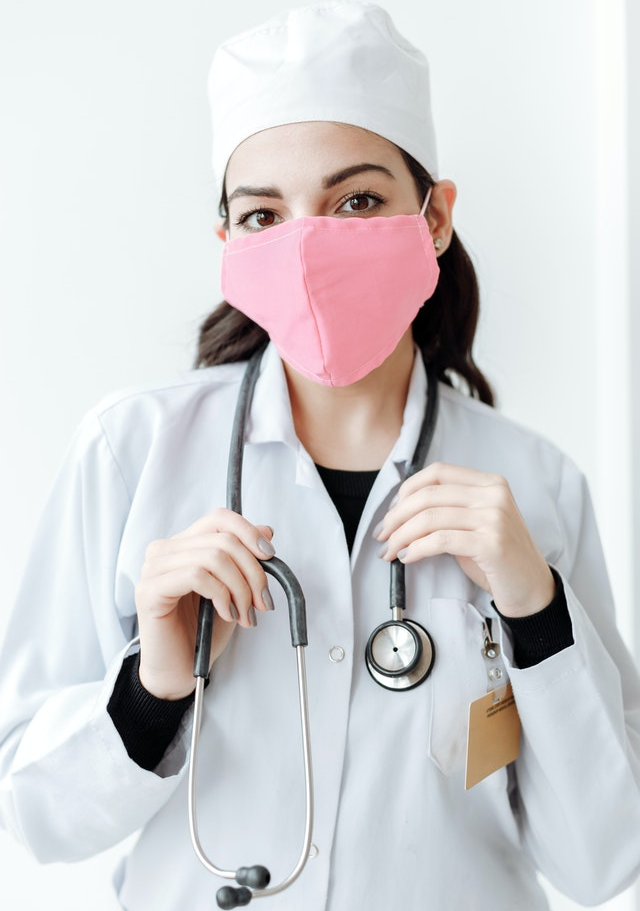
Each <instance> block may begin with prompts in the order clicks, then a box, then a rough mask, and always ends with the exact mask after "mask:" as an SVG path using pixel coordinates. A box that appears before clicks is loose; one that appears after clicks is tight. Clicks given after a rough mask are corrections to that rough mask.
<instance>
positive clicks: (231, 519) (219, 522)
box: [174, 508, 275, 560]
mask: <svg viewBox="0 0 640 911" xmlns="http://www.w3.org/2000/svg"><path fill="white" fill-rule="evenodd" d="M267 527H268V526H263V525H260V526H255V525H252V524H251V522H249V521H248V520H247V519H245V517H244V516H241V515H239V514H238V513H237V512H232V510H230V509H223V508H220V509H214V510H213V512H210V513H208V514H207V515H206V516H202V518H200V519H198V520H197V522H194V523H193V525H190V526H189V528H187V529H185V530H184V531H181V532H179V533H178V534H177V535H174V539H176V538H178V539H179V538H187V537H194V536H197V535H200V534H211V533H214V534H215V533H216V532H229V533H230V534H233V535H235V536H236V537H237V538H239V540H240V541H242V543H243V544H244V545H245V547H247V548H248V549H249V550H250V551H251V552H252V553H253V555H254V556H256V557H257V558H258V559H259V560H265V559H266V560H268V559H269V558H270V557H273V556H274V554H275V548H274V547H273V545H272V543H271V536H268V535H265V534H264V531H265V528H267Z"/></svg>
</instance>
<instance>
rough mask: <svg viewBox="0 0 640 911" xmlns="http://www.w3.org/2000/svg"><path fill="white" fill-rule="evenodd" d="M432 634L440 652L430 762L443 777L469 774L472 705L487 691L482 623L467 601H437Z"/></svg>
mask: <svg viewBox="0 0 640 911" xmlns="http://www.w3.org/2000/svg"><path fill="white" fill-rule="evenodd" d="M427 629H428V630H429V632H430V633H431V635H432V637H433V640H434V642H435V646H436V660H435V663H434V667H433V672H432V674H431V678H430V680H431V686H432V701H431V724H430V734H429V757H430V759H431V760H432V761H433V762H434V763H435V764H436V766H437V767H438V768H439V769H440V771H441V772H442V773H443V774H444V775H453V774H456V773H460V772H462V773H464V768H465V757H466V745H467V722H468V717H469V704H470V703H471V702H472V701H473V700H474V699H477V698H478V697H479V696H482V695H484V693H486V691H487V675H486V670H485V667H484V661H483V658H482V647H483V643H484V633H483V625H482V617H481V615H480V613H479V612H478V610H477V609H476V608H475V607H474V606H473V605H472V604H469V603H468V602H466V601H458V600H456V599H453V598H433V599H432V600H431V601H430V602H429V621H428V623H427Z"/></svg>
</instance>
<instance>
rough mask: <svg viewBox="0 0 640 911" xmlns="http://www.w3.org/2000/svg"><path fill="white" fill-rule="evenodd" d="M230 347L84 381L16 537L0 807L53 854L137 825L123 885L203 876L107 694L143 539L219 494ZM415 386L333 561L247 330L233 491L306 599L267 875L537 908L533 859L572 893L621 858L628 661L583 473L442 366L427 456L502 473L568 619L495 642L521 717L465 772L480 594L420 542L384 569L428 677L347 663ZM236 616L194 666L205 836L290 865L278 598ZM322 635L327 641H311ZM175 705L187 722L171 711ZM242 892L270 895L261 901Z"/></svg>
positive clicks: (290, 672)
mask: <svg viewBox="0 0 640 911" xmlns="http://www.w3.org/2000/svg"><path fill="white" fill-rule="evenodd" d="M242 372H243V365H228V366H223V367H215V368H209V369H206V370H201V371H196V372H193V373H190V374H187V375H186V376H184V377H182V378H180V379H179V380H177V381H175V382H172V383H169V384H167V385H166V386H162V387H157V388H147V389H143V390H137V391H131V392H127V393H124V394H120V395H117V396H114V397H112V398H110V399H109V400H107V401H106V402H103V403H102V404H101V405H100V406H99V407H98V408H97V409H95V410H94V411H93V412H92V413H91V414H90V415H89V416H88V417H87V419H86V420H85V422H84V424H83V425H82V427H81V429H80V431H79V433H78V434H77V436H76V439H75V441H74V443H73V445H72V448H71V451H70V453H69V456H68V459H67V461H66V463H65V465H64V468H63V470H62V472H61V474H60V477H59V479H58V481H57V484H56V486H55V489H54V491H53V494H52V497H51V500H50V502H49V505H48V507H47V509H46V512H45V515H44V518H43V521H42V524H41V527H40V531H39V533H38V536H37V538H36V541H35V544H34V549H33V556H32V559H31V562H30V564H29V567H28V569H27V573H26V578H25V582H24V586H23V588H22V591H21V594H20V598H19V603H18V604H17V606H16V609H15V612H14V614H13V617H12V620H11V622H10V626H9V629H8V634H7V637H6V641H5V642H4V646H3V649H2V653H1V654H0V687H1V688H0V704H1V705H2V715H1V730H0V744H1V746H0V821H1V822H2V825H3V826H4V827H5V828H7V829H10V830H12V831H13V832H14V834H15V835H16V837H17V838H18V839H19V840H20V841H22V842H23V843H24V844H25V845H26V846H27V847H28V848H29V849H30V850H31V851H32V852H33V853H34V854H35V856H36V857H38V858H40V859H41V860H42V861H55V860H74V859H78V858H81V857H85V856H88V855H91V854H93V853H96V852H98V851H101V850H103V849H104V848H106V847H108V846H110V845H112V844H114V843H116V842H118V841H119V840H120V839H122V838H124V837H125V836H127V835H128V834H130V833H131V832H133V831H135V830H136V829H138V828H142V829H143V832H142V835H141V838H140V840H139V842H138V843H137V845H136V847H135V848H134V850H133V852H132V854H131V856H130V857H129V859H128V861H127V864H126V868H125V870H124V871H123V881H122V885H121V890H120V900H121V903H122V907H123V908H126V909H127V911H175V909H176V908H189V909H190V911H210V909H211V908H212V906H213V900H214V899H213V895H214V892H215V889H217V888H218V885H220V883H218V882H217V881H216V880H215V879H214V878H213V877H211V875H210V874H208V873H207V872H206V871H205V870H204V868H202V867H201V865H200V864H199V862H198V860H197V859H196V857H195V855H194V853H193V851H192V848H191V845H190V841H189V835H188V825H187V811H186V805H187V797H186V776H185V763H186V755H187V752H188V750H187V746H186V745H185V741H186V731H185V730H184V729H183V730H181V731H180V733H179V735H178V736H177V737H176V739H175V741H174V743H173V744H172V746H171V748H170V749H169V751H168V753H167V755H166V757H165V759H164V760H163V762H162V764H161V766H160V767H159V768H158V769H156V770H155V772H147V771H144V770H142V769H140V768H139V767H137V766H136V765H135V764H134V763H133V762H132V761H131V760H130V759H129V758H128V756H127V754H126V751H125V750H124V747H123V745H122V743H121V741H120V739H119V737H118V734H117V732H116V730H115V728H114V727H113V724H112V722H111V720H110V718H109V716H108V714H107V712H106V704H107V702H108V699H109V695H110V693H111V691H112V687H113V681H114V679H115V676H116V674H117V672H118V669H119V667H120V664H121V661H122V658H123V656H124V655H125V654H127V653H128V651H129V650H130V649H131V648H135V647H136V645H135V635H136V623H135V607H134V586H135V583H136V581H137V578H138V576H139V572H140V568H141V565H142V562H143V558H144V551H145V548H146V547H147V545H148V544H149V543H150V542H151V541H152V540H154V539H156V538H159V537H166V536H169V535H171V534H174V533H176V532H178V531H180V530H182V529H184V528H185V527H186V526H187V525H189V524H190V523H191V522H193V521H194V520H196V519H197V518H199V517H200V516H201V515H203V514H204V513H206V512H207V511H208V510H210V509H212V508H214V507H216V506H220V505H223V504H224V496H225V494H224V491H225V481H226V462H227V452H228V443H229V436H230V429H231V420H232V416H233V411H234V407H235V401H236V397H237V393H238V387H239V382H240V378H241V376H242ZM425 391H426V378H425V372H424V368H423V365H422V362H421V359H420V358H419V357H417V358H416V364H415V367H414V371H413V376H412V381H411V387H410V391H409V397H408V401H407V405H406V409H405V415H404V423H403V426H402V430H401V434H400V436H399V439H398V440H397V443H396V445H395V447H394V449H393V451H392V453H391V455H390V456H389V458H388V460H387V461H386V463H385V465H384V467H383V468H382V469H381V471H380V473H379V475H378V477H377V479H376V482H375V484H374V487H373V489H372V492H371V495H370V497H369V499H368V501H367V504H366V507H365V510H364V513H363V516H362V520H361V522H360V526H359V529H358V534H357V537H356V541H355V544H354V548H353V553H352V555H351V559H350V558H349V554H348V551H347V547H346V543H345V539H344V533H343V529H342V525H341V522H340V519H339V516H338V514H337V512H336V510H335V508H334V506H333V504H332V502H331V500H330V498H329V496H328V494H327V493H326V491H325V489H324V487H323V485H322V483H321V481H320V478H319V476H318V473H317V471H316V468H315V466H314V464H313V462H312V460H311V458H310V457H309V455H308V453H307V452H306V451H305V450H304V448H303V447H302V446H301V444H300V443H299V442H298V440H297V438H296V435H295V431H294V427H293V423H292V418H291V411H290V406H289V399H288V394H287V387H286V382H285V379H284V373H283V370H282V364H281V362H280V359H279V357H278V355H277V352H276V351H275V349H274V347H273V346H270V347H269V348H268V350H267V353H266V355H265V358H264V361H263V365H262V368H261V375H260V378H259V381H258V385H257V388H256V394H255V399H254V403H253V406H252V409H251V415H250V420H249V424H248V428H247V443H246V456H245V471H244V485H243V503H244V512H245V515H246V516H247V517H248V518H249V519H250V520H251V521H253V522H263V523H268V524H270V525H272V526H273V527H274V529H275V537H274V543H275V545H276V548H277V553H278V555H279V556H280V557H281V558H282V559H284V560H285V561H286V562H288V563H289V564H290V565H291V567H292V569H293V571H294V572H295V573H296V574H297V576H298V578H299V579H300V582H301V584H302V587H303V590H304V591H305V595H306V600H307V605H308V626H309V647H308V649H307V664H308V673H309V696H310V718H311V729H312V744H313V750H314V769H315V776H316V805H317V813H316V823H315V827H314V834H313V842H314V844H315V845H316V846H317V848H318V854H317V856H316V857H314V858H313V859H311V860H310V861H309V863H308V865H307V867H306V869H305V870H304V872H303V874H302V876H301V877H300V879H299V880H298V881H297V883H296V884H295V885H294V886H293V887H292V888H291V889H289V890H287V891H286V892H284V893H282V894H281V895H279V896H277V897H275V898H273V899H269V907H270V908H274V909H278V911H300V909H301V908H304V909H305V911H344V909H346V908H354V909H355V908H366V909H368V911H388V909H389V908H403V909H411V911H414V909H419V908H438V909H445V908H464V909H471V911H472V909H478V911H484V909H486V908H488V907H490V908H491V909H492V911H514V909H523V911H525V909H526V911H539V909H540V911H541V909H544V908H546V907H547V903H546V899H545V898H544V895H543V894H542V891H541V890H540V888H539V886H538V884H537V881H536V876H535V870H536V868H539V869H541V870H542V871H543V872H544V873H545V874H546V875H547V876H548V877H549V878H550V879H551V881H552V882H553V883H554V884H555V885H556V886H557V887H558V888H559V889H561V890H562V891H565V892H566V893H568V894H569V895H571V896H573V897H574V898H575V899H577V900H578V901H582V902H588V903H590V904H593V903H596V902H600V901H603V900H605V899H606V898H607V897H608V896H609V895H611V894H612V893H614V892H615V891H617V890H619V889H621V888H623V887H624V886H625V885H627V884H628V883H629V882H630V881H631V880H632V879H633V877H634V876H635V875H637V872H638V863H639V860H640V835H639V833H640V759H639V757H640V682H639V680H638V675H637V672H636V670H635V668H634V666H633V663H632V661H631V658H630V656H629V654H628V653H627V651H626V650H625V648H624V646H623V644H622V642H621V640H620V637H619V635H618V633H617V631H616V628H615V625H614V619H613V611H612V604H611V595H610V591H609V586H608V583H607V578H606V573H605V568H604V565H603V559H602V554H601V549H600V545H599V542H598V537H597V532H596V528H595V524H594V519H593V515H592V510H591V506H590V501H589V495H588V492H587V489H586V486H585V483H584V480H583V478H582V476H581V475H580V473H579V472H578V471H577V470H576V468H575V467H574V466H573V465H572V464H571V463H570V462H569V460H568V459H567V458H566V457H565V456H563V455H562V454H561V453H560V452H558V451H557V450H556V449H555V448H554V447H553V446H552V445H550V444H549V443H547V442H545V441H544V440H542V439H540V438H539V437H537V436H535V435H534V434H532V433H529V432H528V431H526V430H523V429H522V428H521V427H519V426H517V425H515V424H513V423H511V422H510V421H508V420H506V419H505V418H503V417H502V416H500V415H499V414H498V413H496V412H495V411H494V410H492V409H491V408H489V407H486V406H484V405H482V404H480V403H478V402H477V401H472V400H470V399H468V398H465V397H464V396H462V395H461V394H459V393H458V392H456V391H454V390H451V389H449V388H448V387H441V406H440V412H439V417H438V423H437V427H436V433H435V437H434V441H433V444H432V448H431V452H430V455H429V458H430V460H442V461H447V462H452V463H456V464H460V465H468V466H471V467H474V468H477V469H481V470H485V471H491V472H497V473H500V474H502V475H504V476H505V477H506V478H507V479H508V481H509V483H510V485H511V487H512V489H513V492H514V495H515V497H516V500H517V502H518V504H519V507H520V509H521V511H522V513H523V515H524V517H525V520H526V522H527V524H528V527H529V528H530V530H531V532H532V534H533V536H534V538H535V540H536V541H537V543H538V545H539V547H540V548H541V550H542V552H543V553H544V554H545V556H546V558H547V560H548V561H549V562H550V563H551V564H552V565H553V566H554V567H556V569H557V570H558V572H559V573H560V575H561V576H562V578H563V580H564V584H565V589H566V594H567V601H568V607H569V611H570V614H571V619H572V623H573V631H574V637H575V644H574V645H573V646H571V647H570V648H567V649H565V650H564V651H562V652H561V653H559V654H556V655H554V656H553V657H551V658H549V659H547V660H545V661H543V662H542V663H541V664H539V665H537V666H535V667H532V668H528V669H523V670H520V669H517V668H514V667H513V666H512V660H511V659H510V645H509V641H508V636H507V635H506V632H504V631H502V632H501V635H502V638H503V645H504V649H505V653H506V667H507V669H508V671H509V674H510V678H511V682H512V685H513V690H514V694H515V697H516V701H517V705H518V709H519V712H520V716H521V720H522V727H523V741H522V751H521V756H520V758H519V759H518V760H517V762H516V763H515V766H514V767H510V768H509V769H502V770H500V771H498V772H496V773H494V774H493V775H491V776H490V777H489V778H487V779H486V780H484V781H483V782H481V783H480V784H478V785H477V786H476V787H475V788H473V789H472V790H470V791H468V792H465V790H464V741H465V736H466V718H467V708H468V703H469V701H470V700H472V699H475V698H477V697H479V696H481V695H483V693H484V692H485V691H486V684H487V680H486V671H485V667H484V661H483V659H482V656H481V647H482V619H481V618H482V616H483V615H491V616H493V618H494V620H493V622H494V629H495V628H499V626H500V624H499V620H498V618H497V617H495V615H494V612H493V610H492V608H491V605H490V601H489V598H488V596H487V595H486V594H485V593H484V592H481V591H479V590H478V589H477V588H476V587H474V585H473V584H472V583H471V582H470V581H469V580H468V579H467V577H466V576H465V575H464V574H463V573H462V572H461V571H460V569H459V568H458V566H457V564H456V562H455V560H453V559H452V558H450V557H446V556H444V557H439V558H436V559H431V560H428V561H423V562H421V563H418V564H414V565H412V566H410V567H408V568H407V595H408V608H407V616H408V617H411V618H414V619H416V620H417V621H418V622H420V623H422V624H423V625H424V626H426V628H427V629H428V630H429V631H430V633H431V634H432V636H433V638H434V640H435V643H436V648H437V657H436V663H435V666H434V670H433V673H432V675H431V677H430V678H429V679H428V680H427V682H426V683H425V684H423V685H422V686H420V687H418V688H416V689H415V690H412V691H410V692H404V693H402V692H401V693H394V692H388V691H386V690H384V689H382V688H381V687H379V686H377V685H376V684H375V683H374V682H373V681H372V679H371V678H370V676H369V674H368V672H367V670H366V667H365V663H364V649H365V644H366V641H367V638H368V636H369V634H370V632H371V631H372V630H373V628H374V627H375V626H377V625H378V624H379V623H381V622H383V621H384V620H386V619H387V615H388V579H389V569H388V565H387V564H385V563H383V562H382V561H381V560H379V559H378V557H377V550H378V547H379V545H378V544H377V542H376V541H375V540H374V539H373V537H372V534H371V532H372V529H373V528H374V527H375V525H376V524H377V522H379V520H380V519H381V518H382V516H383V515H384V512H385V510H386V509H387V508H388V504H389V501H390V499H391V498H392V496H393V494H394V492H395V491H396V490H397V488H398V485H399V483H400V482H401V480H402V478H403V476H404V472H405V470H406V463H407V460H408V459H409V458H410V457H411V454H412V451H413V447H414V445H415V442H416V438H417V435H418V430H419V425H420V422H421V418H422V413H423V408H424V400H425ZM270 588H271V591H272V594H273V597H274V601H275V603H276V609H275V611H274V612H272V613H269V614H260V615H259V617H258V627H257V628H256V629H250V630H243V629H239V630H237V631H236V633H235V634H234V636H233V638H232V640H231V643H230V645H229V647H228V648H227V650H226V651H225V652H224V654H223V655H222V657H221V658H220V659H219V661H218V662H217V663H216V665H215V668H214V673H213V676H212V683H211V685H210V686H209V688H208V689H207V692H206V702H205V717H204V722H203V731H202V747H201V750H202V752H201V756H200V765H199V775H200V793H199V817H200V826H201V837H202V842H203V844H204V846H205V849H206V850H207V852H208V853H209V855H210V856H211V858H212V859H213V861H214V862H215V863H217V864H219V865H221V866H228V867H234V868H235V867H237V866H240V865H243V864H253V863H263V864H266V865H267V866H268V867H269V868H270V869H271V872H272V875H273V878H274V881H279V880H280V879H281V878H282V877H284V876H285V875H286V874H287V873H288V871H289V869H290V868H291V867H292V866H293V864H294V862H295V860H296V858H297V855H298V850H299V845H300V840H301V838H302V825H303V819H304V803H303V782H302V760H301V755H300V732H299V721H298V707H297V691H296V680H295V655H294V652H293V650H292V649H291V646H290V639H289V632H288V612H287V608H286V604H285V603H284V598H283V596H282V593H281V592H280V590H279V588H278V586H277V585H276V583H275V582H274V581H273V580H270ZM335 645H339V646H341V647H342V648H343V649H344V650H345V657H344V660H343V661H340V662H337V663H336V662H332V661H331V660H330V659H329V651H330V649H331V647H332V646H335ZM189 720H190V713H187V717H186V719H185V723H184V728H186V727H188V723H189ZM265 907H266V905H265Z"/></svg>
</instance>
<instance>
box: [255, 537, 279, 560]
mask: <svg viewBox="0 0 640 911" xmlns="http://www.w3.org/2000/svg"><path fill="white" fill-rule="evenodd" d="M258 547H259V548H260V550H261V551H262V553H263V554H264V555H265V557H273V556H274V554H275V552H276V549H275V547H274V546H273V544H272V543H271V541H267V539H266V538H262V537H260V538H258Z"/></svg>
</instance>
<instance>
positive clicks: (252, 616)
mask: <svg viewBox="0 0 640 911" xmlns="http://www.w3.org/2000/svg"><path fill="white" fill-rule="evenodd" d="M248 615H249V623H250V624H251V626H257V625H258V618H257V617H256V609H255V607H250V608H249V611H248Z"/></svg>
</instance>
